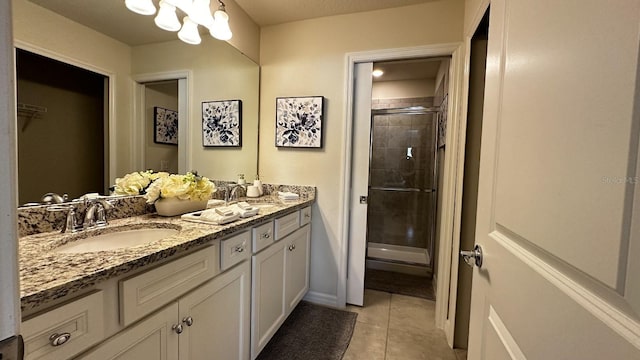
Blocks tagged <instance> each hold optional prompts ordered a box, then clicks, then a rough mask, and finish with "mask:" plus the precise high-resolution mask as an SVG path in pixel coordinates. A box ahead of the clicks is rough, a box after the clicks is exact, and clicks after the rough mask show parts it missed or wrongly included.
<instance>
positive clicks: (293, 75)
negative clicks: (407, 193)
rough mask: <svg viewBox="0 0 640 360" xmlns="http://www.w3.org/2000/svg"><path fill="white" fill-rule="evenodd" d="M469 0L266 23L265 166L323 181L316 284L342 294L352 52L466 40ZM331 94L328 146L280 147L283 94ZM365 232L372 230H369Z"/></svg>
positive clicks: (273, 172) (278, 173)
mask: <svg viewBox="0 0 640 360" xmlns="http://www.w3.org/2000/svg"><path fill="white" fill-rule="evenodd" d="M462 20H463V3H462V1H459V0H445V1H434V2H428V3H424V4H421V5H414V6H407V7H401V8H394V9H387V10H380V11H372V12H365V13H356V14H349V15H341V16H331V17H325V18H319V19H314V20H307V21H299V22H293V23H287V24H282V25H274V26H269V27H265V28H263V29H262V34H261V48H260V61H261V65H262V69H261V70H262V76H261V94H260V95H261V104H262V106H261V112H260V164H259V166H260V173H261V176H262V178H263V180H264V181H265V182H269V183H291V184H305V185H315V186H316V187H317V189H318V197H317V203H316V204H315V205H314V209H313V211H314V215H313V216H314V218H313V225H312V232H313V233H312V239H313V240H312V250H311V253H312V260H311V291H314V292H317V293H320V294H324V295H327V296H336V294H337V285H338V264H337V261H339V249H340V247H341V242H342V241H343V239H341V238H340V236H341V234H340V232H341V230H342V229H341V227H340V226H341V216H342V209H341V205H342V204H341V202H340V197H341V194H340V192H341V190H342V189H341V178H342V177H343V176H345V174H344V172H343V162H344V160H345V159H344V154H343V153H342V146H343V143H344V142H345V141H346V139H345V131H344V129H345V121H346V119H345V110H346V109H345V86H346V84H347V80H346V79H345V67H346V64H345V54H346V53H349V52H356V51H365V50H378V49H390V48H401V47H411V46H420V45H428V44H440V43H452V42H459V41H461V39H462ZM303 95H323V96H325V97H326V99H327V101H326V105H325V114H326V115H325V118H324V129H323V131H324V134H323V136H324V148H323V149H320V150H301V149H278V148H276V147H275V146H274V142H275V139H274V136H275V135H274V132H275V131H274V127H275V124H274V119H275V98H276V97H277V96H303ZM363 231H364V229H363Z"/></svg>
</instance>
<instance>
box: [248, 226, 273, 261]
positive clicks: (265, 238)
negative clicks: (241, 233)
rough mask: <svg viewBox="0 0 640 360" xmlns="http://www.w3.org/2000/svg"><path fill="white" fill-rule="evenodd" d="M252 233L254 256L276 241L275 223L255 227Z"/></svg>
mask: <svg viewBox="0 0 640 360" xmlns="http://www.w3.org/2000/svg"><path fill="white" fill-rule="evenodd" d="M252 232H253V236H252V237H253V253H254V254H255V253H257V252H258V251H260V250H262V249H264V248H266V247H267V246H269V245H271V244H273V242H274V241H275V240H274V236H273V221H269V222H268V223H266V224H262V225H260V226H257V227H254V228H253V231H252Z"/></svg>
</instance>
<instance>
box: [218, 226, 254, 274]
mask: <svg viewBox="0 0 640 360" xmlns="http://www.w3.org/2000/svg"><path fill="white" fill-rule="evenodd" d="M250 246H251V232H250V231H245V232H243V233H242V234H239V235H236V236H233V237H230V238H228V239H225V240H222V241H221V242H220V249H221V255H220V268H221V269H222V271H224V270H226V269H229V268H230V267H232V266H233V265H235V264H237V263H239V262H241V261H243V260H246V259H248V258H250V257H251V248H250Z"/></svg>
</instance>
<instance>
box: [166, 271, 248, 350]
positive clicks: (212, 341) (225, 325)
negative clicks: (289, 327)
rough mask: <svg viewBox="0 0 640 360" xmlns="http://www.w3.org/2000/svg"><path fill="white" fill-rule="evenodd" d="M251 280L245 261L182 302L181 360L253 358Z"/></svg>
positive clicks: (179, 302)
mask: <svg viewBox="0 0 640 360" xmlns="http://www.w3.org/2000/svg"><path fill="white" fill-rule="evenodd" d="M250 276H251V271H250V264H249V262H248V261H245V262H243V263H242V264H240V265H237V266H236V267H234V268H233V269H231V270H229V271H227V272H225V273H222V274H221V275H219V276H217V277H216V278H214V279H213V280H211V281H209V282H208V283H206V284H205V285H203V286H201V287H200V288H198V289H197V290H195V291H194V292H192V293H190V294H188V295H187V296H185V297H183V298H182V299H180V300H179V301H178V307H179V308H180V320H181V321H182V325H183V329H184V331H183V333H182V334H180V336H179V345H178V348H179V349H180V359H181V360H184V359H189V360H197V359H203V360H204V359H221V360H222V359H224V360H246V359H248V358H249V326H250V317H249V314H250V313H249V311H250V296H251V294H250V291H251V278H250ZM189 324H191V325H190V326H189Z"/></svg>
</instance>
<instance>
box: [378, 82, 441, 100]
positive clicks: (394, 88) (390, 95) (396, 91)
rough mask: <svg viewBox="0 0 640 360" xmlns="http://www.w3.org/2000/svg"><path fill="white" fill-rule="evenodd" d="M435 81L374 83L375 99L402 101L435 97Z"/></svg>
mask: <svg viewBox="0 0 640 360" xmlns="http://www.w3.org/2000/svg"><path fill="white" fill-rule="evenodd" d="M434 89H435V81H434V79H417V80H398V81H377V82H374V83H373V91H372V94H371V97H372V98H373V99H401V98H417V97H429V96H433V93H434Z"/></svg>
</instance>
